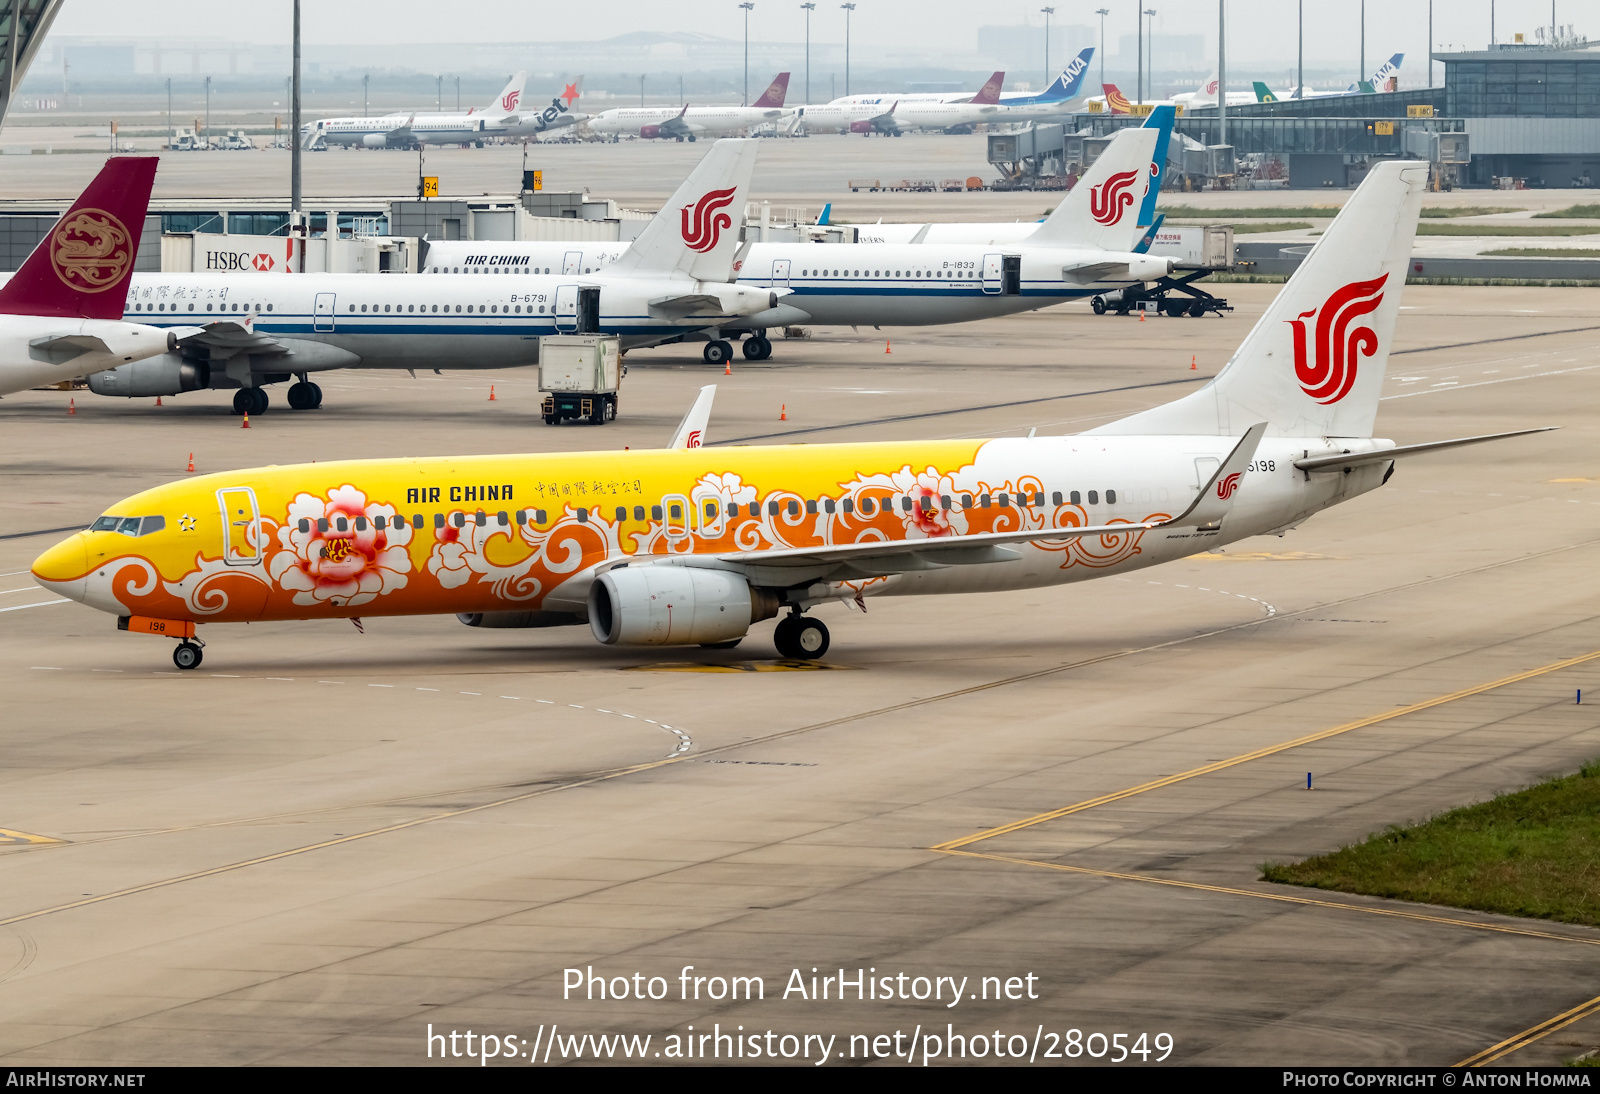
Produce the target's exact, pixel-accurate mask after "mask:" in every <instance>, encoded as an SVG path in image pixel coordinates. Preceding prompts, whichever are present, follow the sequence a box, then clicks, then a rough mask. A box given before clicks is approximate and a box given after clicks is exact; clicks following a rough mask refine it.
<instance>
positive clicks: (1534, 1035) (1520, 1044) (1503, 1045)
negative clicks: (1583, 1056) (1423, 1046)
mask: <svg viewBox="0 0 1600 1094" xmlns="http://www.w3.org/2000/svg"><path fill="white" fill-rule="evenodd" d="M1596 1012H1600V995H1597V996H1595V997H1594V998H1593V999H1591V1000H1589V1001H1588V1002H1587V1003H1579V1004H1578V1005H1577V1006H1575V1007H1573V1008H1572V1009H1571V1010H1568V1011H1562V1012H1561V1013H1560V1014H1558V1015H1556V1016H1555V1017H1554V1018H1546V1019H1545V1020H1544V1021H1543V1022H1540V1023H1539V1024H1538V1025H1536V1026H1534V1027H1532V1028H1531V1029H1525V1030H1523V1031H1522V1032H1521V1033H1518V1034H1516V1035H1515V1036H1512V1037H1507V1038H1506V1039H1505V1040H1504V1041H1501V1042H1500V1043H1499V1044H1497V1045H1490V1046H1489V1047H1488V1048H1486V1049H1484V1050H1483V1051H1482V1052H1480V1053H1477V1054H1476V1055H1473V1056H1468V1057H1467V1058H1466V1059H1465V1060H1462V1061H1461V1062H1460V1063H1459V1064H1456V1065H1455V1066H1456V1067H1483V1066H1484V1065H1485V1064H1492V1063H1494V1062H1495V1061H1496V1060H1498V1059H1500V1058H1501V1057H1502V1056H1509V1055H1511V1053H1513V1052H1515V1051H1517V1050H1518V1049H1519V1048H1526V1047H1528V1046H1529V1045H1531V1044H1533V1043H1534V1042H1535V1041H1537V1040H1540V1039H1541V1038H1544V1037H1548V1036H1550V1034H1552V1033H1554V1032H1555V1031H1556V1030H1558V1029H1565V1028H1566V1027H1567V1026H1570V1025H1572V1023H1574V1022H1576V1021H1577V1020H1578V1019H1580V1018H1587V1017H1589V1015H1591V1014H1594V1013H1596Z"/></svg>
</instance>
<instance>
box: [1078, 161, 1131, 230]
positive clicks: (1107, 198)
mask: <svg viewBox="0 0 1600 1094" xmlns="http://www.w3.org/2000/svg"><path fill="white" fill-rule="evenodd" d="M1138 177H1139V172H1137V171H1119V172H1117V173H1116V174H1115V175H1112V176H1111V177H1110V178H1108V179H1106V181H1104V182H1102V183H1101V184H1100V185H1099V186H1096V187H1095V188H1094V189H1092V190H1090V191H1089V215H1090V216H1092V217H1094V219H1095V222H1096V223H1097V224H1115V223H1116V222H1117V221H1119V220H1121V219H1122V211H1123V210H1124V209H1126V208H1127V207H1128V206H1130V205H1132V204H1133V194H1132V193H1131V192H1130V191H1131V190H1132V189H1133V182H1134V180H1135V179H1137V178H1138Z"/></svg>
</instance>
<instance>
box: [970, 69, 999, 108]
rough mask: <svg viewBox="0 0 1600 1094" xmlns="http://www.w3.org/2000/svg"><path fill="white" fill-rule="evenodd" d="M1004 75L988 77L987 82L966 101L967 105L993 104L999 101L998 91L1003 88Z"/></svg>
mask: <svg viewBox="0 0 1600 1094" xmlns="http://www.w3.org/2000/svg"><path fill="white" fill-rule="evenodd" d="M1005 82H1006V74H1005V73H1004V72H1003V71H1002V72H996V73H995V74H994V75H993V76H990V77H989V82H988V83H986V84H984V85H983V86H982V87H980V88H979V89H978V93H977V94H976V95H974V96H973V97H972V98H970V99H968V100H967V102H969V103H985V104H994V103H997V102H999V101H1000V89H1001V88H1002V87H1004V86H1005Z"/></svg>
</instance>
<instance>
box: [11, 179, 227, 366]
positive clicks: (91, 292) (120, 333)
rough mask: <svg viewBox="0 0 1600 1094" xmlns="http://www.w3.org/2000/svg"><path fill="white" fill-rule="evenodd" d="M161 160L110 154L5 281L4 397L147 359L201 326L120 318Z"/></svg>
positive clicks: (165, 349)
mask: <svg viewBox="0 0 1600 1094" xmlns="http://www.w3.org/2000/svg"><path fill="white" fill-rule="evenodd" d="M158 162H159V161H158V160H157V159H156V157H154V156H141V157H138V158H134V157H130V156H118V157H117V158H115V159H111V160H107V161H106V165H105V166H104V167H102V168H101V169H100V173H99V174H98V175H96V176H95V178H94V181H93V182H91V183H90V184H89V186H88V188H87V189H86V190H84V192H83V194H82V195H81V196H80V197H79V198H78V200H77V201H75V202H73V203H72V207H71V208H70V209H68V210H67V211H66V213H64V214H63V215H62V217H61V219H60V220H58V221H56V223H55V227H53V228H51V229H50V232H49V234H48V235H46V236H45V237H44V239H43V240H42V241H41V242H40V243H39V245H38V246H37V247H35V248H34V249H33V253H32V254H30V255H29V256H28V258H27V261H25V262H24V263H23V264H22V269H20V270H18V271H17V272H16V273H14V274H12V275H10V279H9V280H8V281H7V282H6V283H5V286H4V287H3V288H0V395H9V394H10V393H12V392H14V391H26V390H27V389H28V388H30V387H37V386H39V385H40V384H49V383H54V382H56V381H58V380H70V379H72V378H73V377H74V376H82V375H84V374H85V373H87V372H95V371H98V370H100V369H105V368H111V367H113V366H116V365H122V364H126V363H127V362H130V361H142V360H143V359H144V358H147V357H153V356H154V355H156V354H158V353H166V352H167V350H168V349H169V348H170V347H172V346H174V345H176V342H177V339H178V338H179V337H180V336H182V335H183V334H193V333H198V331H197V329H196V328H194V327H192V326H191V327H188V328H186V329H185V330H179V331H166V330H163V329H161V327H159V326H150V325H148V324H145V323H140V322H131V323H130V322H124V321H123V318H122V313H123V307H124V301H125V300H126V299H127V295H128V286H129V284H130V283H131V280H132V274H133V264H134V260H135V259H136V258H137V257H138V255H139V237H140V235H141V234H142V233H143V231H144V218H145V213H146V212H147V210H148V209H149V205H150V187H151V184H152V183H153V182H154V181H155V177H156V164H157V163H158Z"/></svg>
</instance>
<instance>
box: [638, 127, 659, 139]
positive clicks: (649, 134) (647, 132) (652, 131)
mask: <svg viewBox="0 0 1600 1094" xmlns="http://www.w3.org/2000/svg"><path fill="white" fill-rule="evenodd" d="M639 136H641V137H644V138H645V139H646V140H653V139H655V138H656V137H659V136H661V127H660V126H659V125H641V126H640V127H639Z"/></svg>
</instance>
